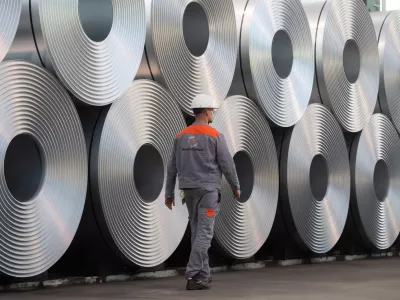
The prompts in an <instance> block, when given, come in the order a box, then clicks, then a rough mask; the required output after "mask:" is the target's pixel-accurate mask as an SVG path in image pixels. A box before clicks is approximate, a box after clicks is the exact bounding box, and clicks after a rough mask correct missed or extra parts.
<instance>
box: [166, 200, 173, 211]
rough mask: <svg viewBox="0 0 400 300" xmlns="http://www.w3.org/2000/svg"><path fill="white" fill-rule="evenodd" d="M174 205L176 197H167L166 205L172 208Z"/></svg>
mask: <svg viewBox="0 0 400 300" xmlns="http://www.w3.org/2000/svg"><path fill="white" fill-rule="evenodd" d="M172 205H173V206H175V199H174V198H165V206H166V207H168V208H169V209H170V210H172Z"/></svg>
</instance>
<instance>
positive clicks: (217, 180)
mask: <svg viewBox="0 0 400 300" xmlns="http://www.w3.org/2000/svg"><path fill="white" fill-rule="evenodd" d="M191 108H192V110H193V113H194V115H195V118H196V120H195V122H194V123H193V124H192V125H191V126H188V127H186V128H185V129H184V130H182V131H181V132H180V133H179V134H178V135H177V136H176V139H175V142H174V148H173V151H172V155H171V159H170V161H169V163H168V171H167V182H166V194H165V204H166V206H167V207H168V208H169V209H172V206H175V195H174V190H175V184H176V177H177V176H178V179H179V189H180V190H181V193H184V202H185V203H186V206H187V208H188V212H189V220H190V227H191V245H192V249H191V253H190V257H189V262H188V264H187V268H186V272H185V277H186V279H187V285H186V289H188V290H202V289H209V288H210V287H211V275H210V267H209V263H208V249H209V248H210V245H211V240H212V238H213V235H214V224H215V217H216V216H217V214H218V211H219V206H220V205H219V201H220V198H221V196H220V188H221V179H222V174H223V175H224V176H225V178H226V179H227V181H228V183H229V184H230V186H231V187H232V192H233V194H234V197H236V198H239V197H240V186H239V180H238V176H237V173H236V167H235V164H234V161H233V158H232V156H231V154H230V152H229V149H228V146H227V143H226V140H225V138H224V136H223V134H222V133H220V132H218V131H217V130H216V129H214V128H212V127H211V126H209V124H210V123H212V121H213V114H214V110H215V109H217V107H216V106H215V105H214V101H213V99H212V98H211V97H210V96H209V95H205V94H200V95H197V96H196V97H195V98H194V99H193V102H192V106H191ZM221 173H222V174H221Z"/></svg>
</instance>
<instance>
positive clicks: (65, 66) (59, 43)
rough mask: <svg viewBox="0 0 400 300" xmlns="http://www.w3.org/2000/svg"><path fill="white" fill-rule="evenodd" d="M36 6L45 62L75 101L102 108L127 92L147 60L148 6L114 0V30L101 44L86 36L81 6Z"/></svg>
mask: <svg viewBox="0 0 400 300" xmlns="http://www.w3.org/2000/svg"><path fill="white" fill-rule="evenodd" d="M31 6H32V9H31V12H32V21H33V27H34V32H35V38H36V42H37V46H38V50H39V54H40V56H41V60H42V62H43V63H44V65H45V66H46V68H49V69H51V70H52V71H54V72H55V73H56V75H57V77H58V78H59V79H60V81H61V82H62V83H63V84H64V85H65V86H66V87H67V88H68V90H69V91H70V92H71V93H73V94H74V96H76V97H77V98H78V99H79V100H81V101H82V102H83V103H85V104H89V105H96V106H103V105H107V104H110V103H112V102H113V101H115V100H116V99H118V98H119V97H120V96H121V95H122V94H123V93H124V92H125V91H126V90H127V89H128V87H129V86H130V84H131V83H132V81H133V80H134V78H135V75H136V72H137V70H138V68H139V65H140V62H141V58H142V54H143V46H144V42H145V37H146V19H145V17H146V13H145V2H144V0H133V1H132V0H112V18H113V20H112V26H111V29H110V32H109V34H108V35H107V37H106V38H105V39H104V40H102V41H94V40H92V39H91V38H89V37H88V35H87V34H86V32H85V30H84V29H83V26H82V23H81V19H80V14H79V12H80V11H79V1H77V0H75V1H70V0H41V1H38V0H32V1H31ZM92 6H93V8H92V9H93V11H94V10H96V9H99V8H98V7H97V6H96V5H95V4H94V3H93V4H92ZM86 9H87V8H86ZM83 18H84V17H83Z"/></svg>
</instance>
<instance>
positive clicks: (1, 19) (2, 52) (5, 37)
mask: <svg viewBox="0 0 400 300" xmlns="http://www.w3.org/2000/svg"><path fill="white" fill-rule="evenodd" d="M21 7H22V4H21V0H2V1H1V2H0V41H1V43H0V62H1V61H2V60H3V59H4V57H5V56H6V54H7V52H8V50H9V49H10V47H11V44H12V42H13V41H14V37H15V34H16V33H17V29H18V24H19V19H20V16H21Z"/></svg>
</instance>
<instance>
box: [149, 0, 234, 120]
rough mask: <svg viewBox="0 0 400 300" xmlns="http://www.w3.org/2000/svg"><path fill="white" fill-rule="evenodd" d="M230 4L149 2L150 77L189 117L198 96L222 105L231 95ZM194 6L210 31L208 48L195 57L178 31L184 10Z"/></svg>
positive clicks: (199, 0)
mask: <svg viewBox="0 0 400 300" xmlns="http://www.w3.org/2000/svg"><path fill="white" fill-rule="evenodd" d="M232 1H233V0H219V1H215V0H197V1H192V0H161V1H154V0H153V1H151V4H149V10H150V12H148V15H149V16H150V18H149V21H148V29H147V39H146V51H147V55H148V59H149V65H150V69H151V72H152V75H153V76H154V79H155V80H156V81H158V82H160V83H161V84H163V85H164V86H166V87H167V88H168V89H169V90H170V91H171V93H172V95H173V96H174V97H175V98H176V99H177V101H178V103H179V105H180V107H181V109H182V110H183V111H184V112H185V113H186V114H189V115H193V112H192V110H191V109H190V105H191V102H192V100H193V98H194V97H195V96H196V95H197V94H201V93H206V94H209V95H210V96H212V97H213V99H214V101H215V102H216V104H220V103H221V102H222V101H223V100H224V99H225V97H226V95H227V93H228V91H229V88H230V84H231V82H232V78H233V75H234V71H235V63H236V56H237V49H238V37H237V29H236V19H235V11H234V7H233V3H232ZM193 3H197V4H198V5H200V6H201V8H202V9H203V10H204V13H205V15H206V16H207V22H208V28H209V37H208V44H207V47H206V49H205V52H204V53H202V54H201V55H199V56H196V55H193V54H192V53H191V51H190V50H189V49H188V46H187V44H186V42H185V37H184V34H183V31H182V29H183V26H184V25H183V18H184V15H185V10H186V9H187V7H188V5H190V4H193ZM150 7H151V8H150ZM192 19H194V18H192ZM190 38H191V39H196V38H197V36H196V35H195V34H192V35H191V37H190Z"/></svg>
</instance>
